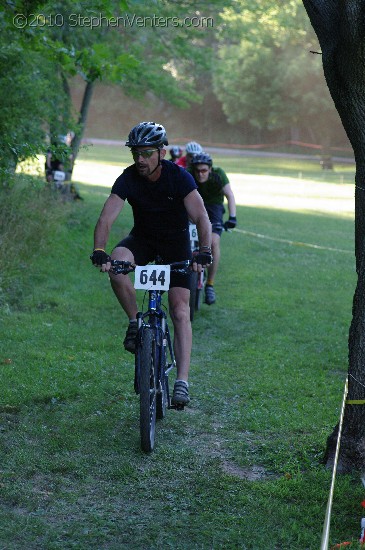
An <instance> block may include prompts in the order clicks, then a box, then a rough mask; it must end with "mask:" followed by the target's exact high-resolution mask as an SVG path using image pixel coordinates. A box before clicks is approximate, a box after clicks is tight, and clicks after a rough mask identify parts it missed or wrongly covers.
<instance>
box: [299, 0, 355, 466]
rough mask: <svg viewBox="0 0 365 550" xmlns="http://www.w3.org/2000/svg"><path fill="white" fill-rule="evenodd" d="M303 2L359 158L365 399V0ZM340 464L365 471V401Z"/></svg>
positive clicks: (351, 376)
mask: <svg viewBox="0 0 365 550" xmlns="http://www.w3.org/2000/svg"><path fill="white" fill-rule="evenodd" d="M303 4H304V6H305V9H306V10H307V13H308V16H309V18H310V20H311V23H312V26H313V28H314V30H315V32H316V34H317V37H318V40H319V42H320V45H321V48H322V61H323V70H324V75H325V78H326V82H327V85H328V88H329V91H330V93H331V96H332V98H333V101H334V103H335V107H336V109H337V111H338V113H339V115H340V117H341V121H342V124H343V126H344V128H345V131H346V133H347V136H348V138H349V140H350V142H351V145H352V147H353V150H354V155H355V161H356V177H355V186H356V189H355V257H356V271H357V276H358V280H357V285H356V290H355V294H354V298H353V307H352V322H351V326H350V330H349V339H348V349H349V368H348V382H349V385H348V400H351V401H352V400H362V399H364V398H365V256H364V242H365V239H364V237H365V62H364V61H365V57H364V52H365V33H364V26H363V21H364V17H365V3H364V1H363V0H351V2H343V1H342V0H334V1H331V2H328V1H327V0H303ZM316 57H317V56H316ZM337 434H338V426H336V427H335V429H334V430H333V432H332V434H331V435H330V436H329V438H328V441H327V449H326V453H325V462H326V465H327V466H328V467H330V466H332V465H333V461H334V454H335V449H336V442H337ZM337 469H338V471H339V472H350V471H352V470H358V471H360V472H361V473H363V472H364V471H365V404H364V405H362V404H357V405H352V404H351V405H350V404H347V405H346V408H345V416H344V423H343V429H342V437H341V446H340V454H339V461H338V467H337Z"/></svg>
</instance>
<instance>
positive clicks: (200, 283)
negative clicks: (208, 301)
mask: <svg viewBox="0 0 365 550" xmlns="http://www.w3.org/2000/svg"><path fill="white" fill-rule="evenodd" d="M205 282H206V271H205V270H204V271H202V273H197V281H196V291H195V310H196V311H199V309H200V308H201V305H202V303H203V292H204V286H205Z"/></svg>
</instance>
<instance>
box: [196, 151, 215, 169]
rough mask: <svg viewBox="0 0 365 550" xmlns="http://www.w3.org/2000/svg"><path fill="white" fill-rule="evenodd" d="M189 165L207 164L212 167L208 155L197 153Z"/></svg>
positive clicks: (210, 158)
mask: <svg viewBox="0 0 365 550" xmlns="http://www.w3.org/2000/svg"><path fill="white" fill-rule="evenodd" d="M191 164H207V165H208V166H212V164H213V161H212V157H211V156H210V155H208V153H198V154H197V155H195V156H194V157H193V159H192V161H191Z"/></svg>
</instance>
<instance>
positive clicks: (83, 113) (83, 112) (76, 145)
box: [72, 80, 95, 164]
mask: <svg viewBox="0 0 365 550" xmlns="http://www.w3.org/2000/svg"><path fill="white" fill-rule="evenodd" d="M94 84H95V81H94V80H92V81H88V82H87V83H86V86H85V90H84V95H83V98H82V104H81V109H80V116H79V120H78V129H77V132H76V134H75V137H74V139H73V140H72V156H73V164H74V162H75V160H76V158H77V155H78V153H79V149H80V145H81V140H82V136H83V135H84V130H85V126H86V120H87V115H88V111H89V106H90V102H91V98H92V95H93V91H94Z"/></svg>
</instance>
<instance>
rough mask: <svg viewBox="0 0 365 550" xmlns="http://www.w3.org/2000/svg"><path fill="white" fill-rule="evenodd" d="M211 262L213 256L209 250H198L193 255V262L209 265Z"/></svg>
mask: <svg viewBox="0 0 365 550" xmlns="http://www.w3.org/2000/svg"><path fill="white" fill-rule="evenodd" d="M212 262H213V256H212V253H211V252H208V251H205V252H198V253H197V254H195V255H194V256H193V263H194V264H195V263H196V264H201V265H210V264H211V263H212Z"/></svg>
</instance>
